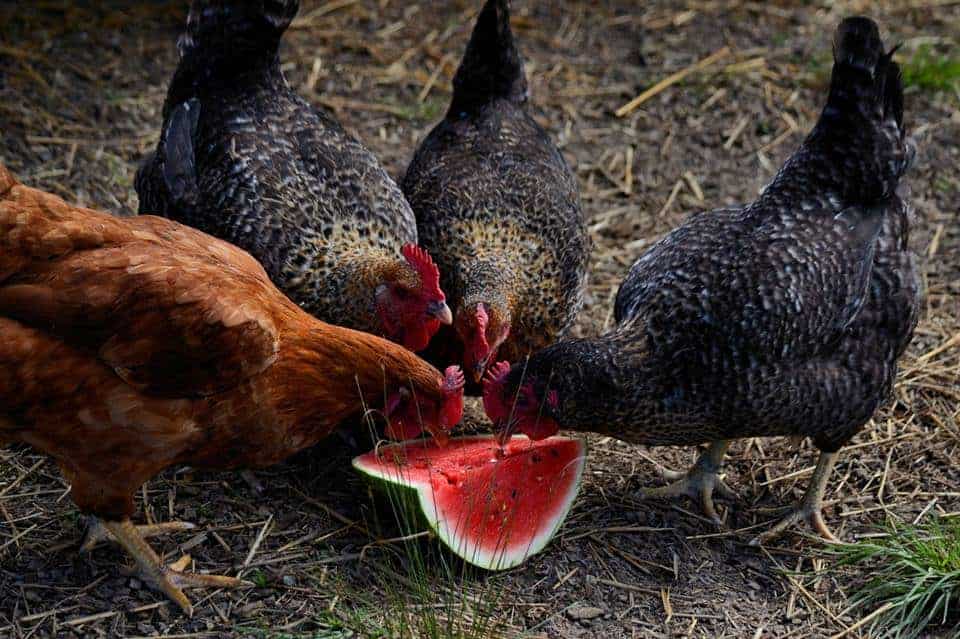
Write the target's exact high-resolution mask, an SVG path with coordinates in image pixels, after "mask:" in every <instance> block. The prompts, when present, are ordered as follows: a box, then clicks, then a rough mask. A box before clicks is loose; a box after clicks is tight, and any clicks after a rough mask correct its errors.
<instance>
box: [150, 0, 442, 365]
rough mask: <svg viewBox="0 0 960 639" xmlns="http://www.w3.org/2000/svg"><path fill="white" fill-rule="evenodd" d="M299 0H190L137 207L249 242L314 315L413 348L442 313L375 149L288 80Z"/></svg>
mask: <svg viewBox="0 0 960 639" xmlns="http://www.w3.org/2000/svg"><path fill="white" fill-rule="evenodd" d="M298 7H299V2H298V0H256V1H253V2H246V1H243V0H194V1H193V2H192V3H191V6H190V13H189V16H188V18H187V27H186V31H185V33H184V35H183V36H182V37H181V39H180V42H179V50H180V64H179V66H178V67H177V70H176V73H174V76H173V79H172V80H171V82H170V87H169V91H168V94H167V99H166V103H165V104H164V108H163V119H164V123H163V130H162V134H161V137H160V142H159V144H158V145H157V150H156V152H155V153H154V154H153V155H152V156H151V157H150V158H149V159H148V161H147V162H146V163H145V165H144V166H143V168H141V170H140V171H139V172H138V174H137V181H136V186H137V193H138V194H139V196H140V212H141V213H152V214H158V215H163V216H166V217H169V218H172V219H175V220H177V221H179V222H183V223H185V224H189V225H190V226H194V227H196V228H199V229H201V230H203V231H205V232H207V233H210V234H211V235H215V236H217V237H219V238H221V239H225V240H228V241H230V242H232V243H233V244H236V245H237V246H240V247H241V248H243V249H246V250H247V251H249V252H250V253H252V254H253V256H254V257H256V258H257V259H258V260H259V261H260V262H261V263H262V264H263V266H264V268H265V269H266V271H267V273H268V274H269V275H270V278H271V279H272V280H273V281H274V283H276V284H277V285H278V286H279V287H280V289H281V290H283V292H285V293H286V294H287V295H289V296H290V297H291V298H292V299H293V300H294V301H296V302H297V303H298V304H300V305H301V306H302V307H303V308H304V309H306V310H307V311H309V312H310V313H312V314H314V315H316V316H317V317H318V318H320V319H322V320H324V321H327V322H331V323H334V324H340V325H343V326H348V327H350V328H355V329H359V330H364V331H368V332H374V333H380V334H383V335H385V336H387V337H389V338H391V339H393V340H394V341H397V342H401V343H403V344H404V345H405V346H407V347H408V348H411V349H413V350H421V349H423V348H424V347H425V346H426V345H427V342H428V341H429V339H430V337H431V336H432V335H433V334H434V333H435V332H436V330H437V329H438V328H439V326H440V323H441V322H446V323H449V322H450V321H451V320H452V317H451V313H450V309H449V308H448V307H447V305H446V302H445V298H444V295H443V292H442V291H441V290H440V286H439V274H438V271H437V267H436V265H435V264H434V263H433V261H432V260H431V259H430V257H429V255H428V254H427V253H426V252H425V251H423V250H422V249H420V248H419V247H417V245H416V243H417V229H416V222H415V220H414V217H413V211H411V210H410V206H409V205H408V204H407V202H406V200H405V199H404V197H403V194H402V193H401V191H400V189H399V188H398V187H397V185H396V184H395V183H394V182H393V180H391V179H390V177H389V176H388V175H387V173H386V172H385V171H384V169H383V167H381V165H380V163H379V162H378V161H377V159H376V158H375V157H374V155H373V154H372V153H371V152H370V151H369V150H368V149H367V148H366V147H364V146H363V144H361V143H360V142H359V141H358V140H356V139H355V138H354V137H352V136H351V135H349V134H348V133H347V132H346V131H344V129H343V128H342V127H341V126H340V124H339V123H338V122H336V121H335V120H334V119H333V118H331V117H330V116H328V115H326V114H324V113H321V112H318V111H316V110H314V109H313V108H312V107H311V106H310V105H309V104H308V103H307V102H306V101H305V100H304V99H303V98H301V97H300V96H299V95H298V94H297V93H296V92H295V91H293V90H292V89H291V88H290V86H289V85H288V84H287V81H286V79H285V78H284V76H283V73H282V71H281V70H280V59H279V55H278V48H279V45H280V40H281V37H282V36H283V33H284V31H285V30H286V29H287V27H288V26H289V24H290V22H291V21H292V20H293V17H294V16H295V15H296V13H297V9H298Z"/></svg>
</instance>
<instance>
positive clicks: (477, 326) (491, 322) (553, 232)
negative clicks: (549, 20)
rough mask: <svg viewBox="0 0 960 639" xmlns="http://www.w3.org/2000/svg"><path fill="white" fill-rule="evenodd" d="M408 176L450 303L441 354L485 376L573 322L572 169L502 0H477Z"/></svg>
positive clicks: (585, 245) (577, 246) (580, 236)
mask: <svg viewBox="0 0 960 639" xmlns="http://www.w3.org/2000/svg"><path fill="white" fill-rule="evenodd" d="M401 186H402V187H403V192H404V194H405V195H406V196H407V200H409V202H410V204H411V206H412V207H413V210H414V212H415V213H416V216H417V229H418V231H419V233H420V241H421V243H422V245H423V247H424V248H426V250H427V251H429V252H430V254H431V255H433V256H434V258H435V259H436V260H437V263H438V264H439V266H440V272H441V273H442V277H441V283H442V287H443V290H444V291H445V292H446V293H447V295H449V299H450V305H451V306H452V307H453V309H454V318H455V319H454V329H453V330H450V329H445V330H444V333H442V334H441V337H438V339H437V340H436V342H437V343H438V345H440V346H443V345H445V342H446V341H449V342H452V343H453V352H448V353H444V354H443V355H442V356H441V357H449V358H454V357H457V358H459V357H462V359H463V363H464V370H465V371H466V374H467V375H468V376H470V377H472V378H473V379H474V380H475V381H477V382H479V381H480V380H481V378H482V376H483V372H484V370H485V369H486V366H487V364H488V363H489V362H492V361H495V360H494V359H493V358H494V356H495V355H496V354H497V353H498V351H499V354H500V356H501V357H505V358H507V359H509V360H511V361H516V360H518V359H520V358H522V357H524V356H526V355H527V354H528V353H530V352H531V351H534V350H537V349H540V348H543V347H544V346H546V345H548V344H550V343H552V342H553V341H554V340H555V339H556V338H557V337H558V336H560V335H562V334H563V332H564V331H565V330H566V329H567V328H568V327H569V326H570V324H571V323H572V322H573V320H574V318H575V316H576V314H577V312H578V311H579V309H580V306H581V304H582V301H583V292H584V286H585V281H586V269H587V260H588V257H589V252H590V239H589V236H588V234H587V230H586V227H585V224H584V220H583V214H582V212H581V209H580V195H579V192H578V189H577V182H576V178H575V177H574V176H573V174H572V173H571V171H570V169H569V167H568V166H567V164H566V162H564V160H563V156H561V155H560V152H559V151H558V150H557V148H556V146H555V145H554V144H553V142H552V141H551V140H550V137H549V136H548V135H547V133H546V132H545V131H544V130H543V129H542V128H541V127H540V126H539V125H538V124H537V123H536V122H535V121H534V119H533V118H532V117H531V116H530V113H529V109H528V107H527V80H526V77H525V76H524V72H523V62H522V60H521V57H520V53H519V52H518V51H517V47H516V45H515V44H514V40H513V35H512V33H511V31H510V14H509V9H508V5H507V1H506V0H488V2H487V3H486V5H485V6H484V7H483V9H482V10H481V12H480V15H479V17H478V18H477V23H476V26H475V27H474V31H473V35H472V36H471V38H470V42H469V44H468V45H467V50H466V53H465V54H464V57H463V61H462V62H461V64H460V68H459V69H458V70H457V73H456V76H455V77H454V80H453V100H452V102H451V104H450V108H449V110H448V111H447V114H446V117H445V118H444V119H443V121H442V122H440V123H439V124H438V125H437V126H436V127H435V128H434V129H433V130H432V131H431V132H430V134H429V135H428V136H427V138H426V139H425V140H424V141H423V143H422V144H421V145H420V148H419V149H418V150H417V152H416V154H415V155H414V157H413V160H412V161H411V163H410V166H409V168H408V169H407V173H406V176H405V177H404V178H403V180H402V182H401ZM454 332H455V333H456V334H455V335H454V334H453V333H454Z"/></svg>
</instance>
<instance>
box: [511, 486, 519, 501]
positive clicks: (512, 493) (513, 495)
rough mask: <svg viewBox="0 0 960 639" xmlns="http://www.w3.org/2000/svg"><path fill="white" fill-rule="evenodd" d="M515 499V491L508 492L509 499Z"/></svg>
mask: <svg viewBox="0 0 960 639" xmlns="http://www.w3.org/2000/svg"><path fill="white" fill-rule="evenodd" d="M516 498H517V489H516V488H514V489H513V490H511V491H510V499H516Z"/></svg>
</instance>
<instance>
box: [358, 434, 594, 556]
mask: <svg viewBox="0 0 960 639" xmlns="http://www.w3.org/2000/svg"><path fill="white" fill-rule="evenodd" d="M493 439H494V438H493V436H483V435H473V436H468V437H459V438H456V440H453V441H459V442H488V441H492V440H493ZM517 439H526V437H525V436H523V435H516V436H514V440H517ZM551 439H553V440H554V441H556V440H563V441H568V442H571V441H572V442H574V443H576V445H577V447H578V449H579V454H578V455H577V457H576V458H575V459H574V464H575V469H574V473H575V475H574V478H573V481H572V482H571V484H570V489H569V490H568V491H567V494H566V496H564V497H563V501H562V502H561V504H560V507H559V509H558V510H557V511H556V514H555V515H554V516H553V517H551V518H550V519H549V520H548V521H546V522H544V524H545V525H544V526H542V530H541V532H539V533H537V534H536V535H534V536H533V538H532V539H531V540H530V543H529V544H527V545H526V547H525V548H524V549H523V551H522V552H516V551H514V552H507V551H506V550H505V549H493V550H487V549H481V548H478V547H476V546H475V545H474V546H473V548H472V549H471V548H470V546H471V545H473V544H472V542H471V541H470V539H469V537H468V535H466V534H463V533H462V532H460V531H456V530H453V531H451V530H450V529H449V526H448V525H446V523H445V522H442V521H441V520H440V513H439V512H438V511H437V507H436V502H435V500H434V499H433V485H432V484H431V483H430V482H424V481H418V480H413V479H409V478H405V477H403V475H402V473H398V472H396V471H395V470H392V469H391V468H389V467H386V466H382V465H379V466H376V467H371V466H369V465H365V464H364V463H363V458H364V457H366V455H361V456H360V457H356V458H354V460H353V467H354V468H355V469H357V471H358V472H360V473H362V474H363V475H365V476H366V477H368V478H369V479H371V480H373V481H378V482H386V483H389V484H392V485H395V486H401V487H404V488H407V489H410V490H412V491H413V492H415V493H416V496H417V501H418V503H419V505H420V511H421V513H422V514H423V517H424V519H425V520H426V522H427V525H428V526H429V527H430V529H431V530H432V531H433V533H434V534H435V535H436V536H437V538H439V539H440V541H441V542H442V543H443V544H444V545H445V546H447V547H448V548H449V549H450V550H451V551H453V552H454V553H455V554H456V555H457V556H458V557H460V558H462V559H463V560H464V561H466V562H467V563H470V564H473V565H474V566H478V567H480V568H483V569H485V570H507V569H508V568H513V567H515V566H519V565H520V564H522V563H523V562H524V561H526V560H527V559H528V558H529V557H532V556H533V555H535V554H537V553H539V552H540V551H542V550H543V549H544V548H545V547H546V546H547V544H548V543H550V540H551V539H553V536H554V535H555V534H556V533H557V530H559V528H560V525H561V524H562V523H563V520H564V519H566V517H567V513H569V512H570V508H571V507H572V506H573V502H574V501H575V500H576V497H577V494H578V493H579V492H580V482H581V479H582V476H583V469H584V467H585V466H586V447H585V446H584V444H583V442H582V441H581V440H577V439H572V438H569V437H557V438H551ZM402 445H403V442H400V443H397V444H390V446H402ZM367 454H369V453H367Z"/></svg>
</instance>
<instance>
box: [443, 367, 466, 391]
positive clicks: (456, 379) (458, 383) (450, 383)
mask: <svg viewBox="0 0 960 639" xmlns="http://www.w3.org/2000/svg"><path fill="white" fill-rule="evenodd" d="M466 383H467V380H466V379H464V377H463V371H462V370H460V367H459V366H447V369H446V370H445V371H443V385H442V388H443V391H444V392H445V393H454V392H457V391H459V390H462V389H463V387H464V386H465V385H466Z"/></svg>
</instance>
